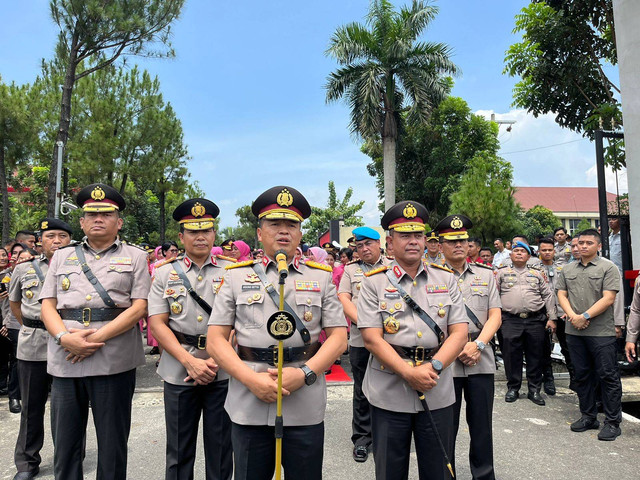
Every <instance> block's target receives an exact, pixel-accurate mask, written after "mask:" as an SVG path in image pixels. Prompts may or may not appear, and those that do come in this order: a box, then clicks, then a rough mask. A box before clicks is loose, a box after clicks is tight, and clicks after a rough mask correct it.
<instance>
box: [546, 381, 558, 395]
mask: <svg viewBox="0 0 640 480" xmlns="http://www.w3.org/2000/svg"><path fill="white" fill-rule="evenodd" d="M544 393H546V394H547V395H550V396H554V395H555V394H556V384H555V382H554V381H553V378H547V379H546V380H545V381H544Z"/></svg>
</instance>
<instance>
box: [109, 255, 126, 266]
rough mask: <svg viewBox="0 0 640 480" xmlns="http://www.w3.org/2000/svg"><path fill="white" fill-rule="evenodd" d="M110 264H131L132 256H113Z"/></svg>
mask: <svg viewBox="0 0 640 480" xmlns="http://www.w3.org/2000/svg"><path fill="white" fill-rule="evenodd" d="M109 265H131V257H111V258H110V259H109Z"/></svg>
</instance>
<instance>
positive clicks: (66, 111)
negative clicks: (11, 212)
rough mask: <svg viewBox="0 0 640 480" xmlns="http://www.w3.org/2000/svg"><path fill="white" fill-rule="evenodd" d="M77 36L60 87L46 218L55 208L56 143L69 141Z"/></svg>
mask: <svg viewBox="0 0 640 480" xmlns="http://www.w3.org/2000/svg"><path fill="white" fill-rule="evenodd" d="M77 44H78V34H77V33H76V32H74V34H73V40H72V44H71V48H70V49H69V63H68V64H67V71H66V73H65V76H64V85H63V86H62V100H61V101H60V119H59V122H58V133H57V135H56V143H55V144H54V145H53V160H52V162H51V170H49V181H48V183H47V186H48V191H47V216H49V217H53V216H54V215H55V208H56V207H55V206H56V193H57V192H56V183H57V180H58V146H57V143H58V142H62V144H63V145H64V146H66V145H67V140H68V139H69V125H71V96H72V94H73V85H74V83H75V81H76V68H77V67H78V63H77V57H78V45H77Z"/></svg>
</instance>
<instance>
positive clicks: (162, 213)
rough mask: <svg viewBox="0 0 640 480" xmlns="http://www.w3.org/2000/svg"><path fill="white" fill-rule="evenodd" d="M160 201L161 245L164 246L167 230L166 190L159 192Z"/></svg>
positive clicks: (161, 189)
mask: <svg viewBox="0 0 640 480" xmlns="http://www.w3.org/2000/svg"><path fill="white" fill-rule="evenodd" d="M158 200H159V203H160V245H162V244H163V243H164V235H165V230H166V228H167V225H166V223H167V222H166V219H165V215H166V213H165V210H166V206H165V201H166V200H165V193H164V188H160V192H158Z"/></svg>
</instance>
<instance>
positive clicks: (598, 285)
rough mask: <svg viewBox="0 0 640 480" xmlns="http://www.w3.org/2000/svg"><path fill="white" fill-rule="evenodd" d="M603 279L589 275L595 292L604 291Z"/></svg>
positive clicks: (590, 284)
mask: <svg viewBox="0 0 640 480" xmlns="http://www.w3.org/2000/svg"><path fill="white" fill-rule="evenodd" d="M602 283H603V278H602V277H601V276H600V275H594V274H591V275H589V286H590V287H591V289H592V290H593V291H594V292H601V291H602Z"/></svg>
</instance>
